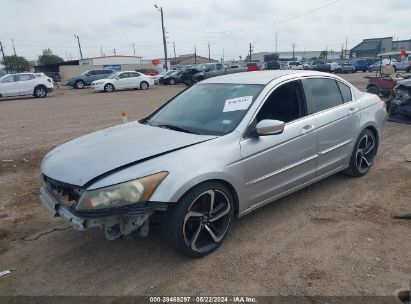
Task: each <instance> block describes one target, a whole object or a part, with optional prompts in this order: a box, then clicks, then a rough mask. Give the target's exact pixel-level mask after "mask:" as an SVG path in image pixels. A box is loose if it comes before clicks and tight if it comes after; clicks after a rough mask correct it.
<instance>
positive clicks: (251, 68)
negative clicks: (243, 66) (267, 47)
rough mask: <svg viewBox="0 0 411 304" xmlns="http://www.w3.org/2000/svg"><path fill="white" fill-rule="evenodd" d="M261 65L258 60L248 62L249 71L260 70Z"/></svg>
mask: <svg viewBox="0 0 411 304" xmlns="http://www.w3.org/2000/svg"><path fill="white" fill-rule="evenodd" d="M259 70H260V67H259V66H258V63H257V62H249V63H247V71H248V72H252V71H259Z"/></svg>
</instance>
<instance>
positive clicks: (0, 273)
mask: <svg viewBox="0 0 411 304" xmlns="http://www.w3.org/2000/svg"><path fill="white" fill-rule="evenodd" d="M10 273H11V271H10V270H4V271H1V272H0V277H3V276H5V275H8V274H10Z"/></svg>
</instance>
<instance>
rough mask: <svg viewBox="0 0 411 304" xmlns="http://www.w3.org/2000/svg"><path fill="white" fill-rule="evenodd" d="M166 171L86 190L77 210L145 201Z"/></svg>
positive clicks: (164, 176)
mask: <svg viewBox="0 0 411 304" xmlns="http://www.w3.org/2000/svg"><path fill="white" fill-rule="evenodd" d="M167 175H168V172H166V171H163V172H159V173H155V174H153V175H149V176H145V177H142V178H138V179H135V180H132V181H128V182H125V183H121V184H117V185H113V186H109V187H105V188H100V189H96V190H90V191H86V192H85V193H84V194H83V195H82V196H81V198H80V200H79V203H78V205H77V210H92V209H103V208H112V207H121V206H126V205H131V204H136V203H143V202H146V201H147V200H148V199H149V198H150V197H151V195H152V194H153V193H154V191H155V190H156V189H157V187H158V186H159V185H160V183H161V182H162V181H163V180H164V179H165V178H166V176H167Z"/></svg>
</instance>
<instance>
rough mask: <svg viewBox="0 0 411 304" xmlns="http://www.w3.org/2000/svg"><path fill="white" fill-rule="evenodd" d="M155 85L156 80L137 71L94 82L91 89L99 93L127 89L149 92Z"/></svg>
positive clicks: (115, 74)
mask: <svg viewBox="0 0 411 304" xmlns="http://www.w3.org/2000/svg"><path fill="white" fill-rule="evenodd" d="M153 85H154V80H153V79H152V78H151V77H150V76H147V75H144V74H142V73H139V72H135V71H124V72H117V73H113V74H111V75H110V76H109V77H107V78H105V79H100V80H95V81H93V82H92V83H91V88H92V89H93V90H94V91H97V92H114V91H116V90H127V89H141V90H147V89H148V88H149V87H151V86H153Z"/></svg>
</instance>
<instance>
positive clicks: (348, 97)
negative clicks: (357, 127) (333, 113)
mask: <svg viewBox="0 0 411 304" xmlns="http://www.w3.org/2000/svg"><path fill="white" fill-rule="evenodd" d="M337 84H338V87H339V88H340V92H341V95H342V98H343V100H344V102H349V101H352V94H351V89H350V87H349V86H347V85H345V84H344V83H342V82H340V81H337Z"/></svg>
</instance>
